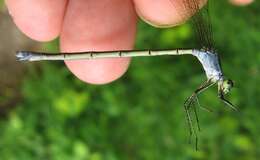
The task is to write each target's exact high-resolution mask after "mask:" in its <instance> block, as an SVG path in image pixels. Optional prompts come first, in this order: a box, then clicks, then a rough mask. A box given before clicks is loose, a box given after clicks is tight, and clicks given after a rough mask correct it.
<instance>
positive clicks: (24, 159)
mask: <svg viewBox="0 0 260 160" xmlns="http://www.w3.org/2000/svg"><path fill="white" fill-rule="evenodd" d="M0 4H1V5H3V1H2V0H0ZM0 8H2V10H4V8H3V7H0ZM259 8H260V3H259V1H257V2H256V1H255V2H254V3H253V4H251V5H249V6H246V7H237V6H233V5H231V4H229V3H228V2H227V1H224V0H220V1H213V2H211V7H210V10H211V17H212V24H213V29H214V36H215V37H214V39H215V43H216V47H217V49H218V52H219V53H220V55H221V57H222V66H223V69H224V72H225V74H226V75H227V76H228V77H230V78H231V79H233V80H235V87H236V88H235V89H233V90H232V92H231V94H230V95H229V96H228V99H230V100H231V101H232V102H233V103H234V104H236V105H237V106H238V107H239V110H240V112H233V111H231V110H230V109H229V108H228V107H226V106H225V105H224V104H223V103H221V102H220V101H219V100H218V98H217V91H216V87H213V88H211V89H209V90H207V91H206V92H205V93H203V94H201V95H200V96H199V99H200V103H201V104H202V106H206V107H209V108H211V109H212V110H213V111H214V112H213V113H208V112H205V111H203V110H200V111H199V117H200V124H201V126H202V131H201V132H200V133H199V151H195V148H194V145H191V144H189V143H188V138H189V136H188V128H187V125H186V120H185V114H184V110H183V102H184V100H185V98H186V97H188V96H189V95H190V94H191V93H192V92H193V91H194V89H195V88H196V87H197V86H198V85H200V83H201V82H203V81H204V80H205V79H206V77H205V75H204V72H203V70H202V67H201V65H200V64H199V62H198V61H197V60H196V59H195V58H194V57H192V56H183V57H182V56H180V57H154V58H134V59H133V62H132V64H131V66H130V68H129V70H128V72H127V73H126V74H125V75H124V76H123V77H122V78H121V79H120V80H117V81H115V82H113V83H111V84H108V85H103V86H94V85H89V84H85V83H83V82H81V81H79V80H78V79H76V78H75V77H74V76H73V75H72V74H71V73H70V72H69V71H68V70H67V69H66V67H65V66H64V64H63V63H62V62H55V63H53V62H51V63H50V62H39V63H33V64H26V65H25V66H24V64H20V63H19V64H18V66H19V67H18V68H21V66H23V69H22V71H21V73H22V74H21V76H19V77H13V78H12V79H17V80H19V81H18V82H16V83H15V84H16V85H14V86H11V87H6V86H5V85H3V83H2V85H0V107H1V108H0V115H1V117H0V159H3V160H16V159H19V160H31V159H53V160H67V159H79V160H85V159H86V160H88V159H89V160H122V159H127V160H128V159H129V160H134V159H147V160H161V159H163V160H172V159H214V160H217V159H221V160H222V159H223V160H224V159H227V160H231V159H236V160H251V159H258V158H259V157H260V124H259V122H260V116H259V114H260V110H259V104H260V98H259V96H260V86H259V85H260V84H259V83H260V75H259V70H260V20H259V19H260V12H259ZM0 21H1V19H0ZM12 25H14V24H12ZM194 39H195V38H194V36H193V31H192V26H191V25H189V24H186V25H182V26H179V27H174V28H171V29H156V28H153V27H151V26H149V25H147V24H145V23H143V22H140V23H139V25H138V36H137V43H136V48H137V49H166V48H168V49H170V48H180V47H184V48H187V47H192V46H193V45H194V44H195V43H194ZM5 41H12V39H8V38H7V39H6V40H5ZM2 42H3V40H1V42H0V45H1V44H3V43H2ZM42 49H44V50H48V51H57V49H58V41H57V40H56V41H54V42H50V43H45V44H43V46H42V47H41V48H38V50H42ZM6 52H8V51H6ZM9 54H10V53H9ZM0 59H1V57H0ZM12 63H13V64H14V65H17V63H18V62H15V61H13V62H12ZM11 65H12V64H11ZM4 67H6V66H4V65H1V68H2V69H3V68H4ZM4 71H5V72H6V73H8V74H7V75H9V74H12V72H11V73H10V72H8V70H6V69H4ZM0 74H2V75H0V79H4V77H3V75H4V72H3V73H1V72H0ZM15 76H17V75H15ZM5 79H7V81H8V82H10V81H12V79H11V78H10V79H8V78H7V77H5ZM1 86H2V87H1Z"/></svg>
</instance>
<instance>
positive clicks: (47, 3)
mask: <svg viewBox="0 0 260 160" xmlns="http://www.w3.org/2000/svg"><path fill="white" fill-rule="evenodd" d="M66 3H67V0H37V1H35V0H6V4H7V7H8V10H9V13H10V14H11V16H12V17H13V20H14V22H15V24H16V25H17V26H18V28H19V29H20V30H21V31H22V32H23V33H24V34H26V35H27V36H29V37H30V38H32V39H34V40H38V41H49V40H52V39H54V38H55V37H57V36H58V35H59V33H60V30H61V24H62V20H63V15H64V12H65V8H66Z"/></svg>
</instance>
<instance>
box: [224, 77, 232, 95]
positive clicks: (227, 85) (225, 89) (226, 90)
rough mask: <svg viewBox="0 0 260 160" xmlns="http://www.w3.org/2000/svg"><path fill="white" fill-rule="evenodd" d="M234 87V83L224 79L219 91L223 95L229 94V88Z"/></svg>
mask: <svg viewBox="0 0 260 160" xmlns="http://www.w3.org/2000/svg"><path fill="white" fill-rule="evenodd" d="M233 86H234V82H233V81H232V80H231V79H226V80H224V81H223V82H222V85H221V90H222V91H223V93H224V94H227V93H228V92H230V90H231V88H232V87H233Z"/></svg>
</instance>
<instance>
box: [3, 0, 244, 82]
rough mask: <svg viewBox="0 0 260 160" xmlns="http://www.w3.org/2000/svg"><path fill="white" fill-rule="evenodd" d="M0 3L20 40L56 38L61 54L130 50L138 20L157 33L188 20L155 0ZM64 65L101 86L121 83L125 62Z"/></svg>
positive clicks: (166, 1) (169, 0) (177, 0)
mask: <svg viewBox="0 0 260 160" xmlns="http://www.w3.org/2000/svg"><path fill="white" fill-rule="evenodd" d="M233 1H235V0H233ZM237 1H238V0H237ZM245 1H248V0H239V1H238V3H240V4H242V3H244V2H245ZM5 2H6V5H7V7H8V10H9V13H10V15H11V16H12V18H13V20H14V23H15V24H16V25H17V27H18V28H19V29H20V30H21V31H22V32H23V33H24V34H25V35H27V36H28V37H30V38H32V39H34V40H37V41H50V40H53V39H55V38H56V37H58V36H60V49H61V51H62V52H73V51H74V52H76V51H101V50H120V49H132V48H133V46H134V42H135V36H136V23H137V17H138V16H139V17H141V18H142V19H143V20H144V21H146V22H147V23H149V24H151V25H153V26H156V27H170V26H175V25H178V24H180V23H183V22H184V21H185V20H187V19H188V18H189V15H187V14H186V15H185V10H184V8H183V7H182V6H181V2H182V0H156V1H154V2H153V3H151V1H150V0H102V1H97V0H37V1H35V0H5ZM204 2H205V0H200V5H201V6H202V5H203V4H204ZM180 13H184V14H180ZM137 15H138V16H137ZM65 63H66V65H67V67H68V69H69V70H70V71H71V72H72V73H73V74H74V75H75V76H77V77H78V78H79V79H80V80H82V81H84V82H87V83H92V84H105V83H109V82H112V81H114V80H116V79H118V78H119V77H121V76H122V75H123V74H124V73H125V72H126V70H127V68H128V66H129V63H130V59H129V58H118V59H99V60H79V61H70V62H69V61H67V62H65Z"/></svg>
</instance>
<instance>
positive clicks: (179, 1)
mask: <svg viewBox="0 0 260 160" xmlns="http://www.w3.org/2000/svg"><path fill="white" fill-rule="evenodd" d="M133 1H134V4H135V9H136V12H137V13H138V15H139V16H140V17H141V18H142V19H143V20H144V21H146V22H147V23H149V24H151V25H153V26H156V27H170V26H175V25H177V24H180V23H183V22H184V21H186V20H187V19H188V18H189V17H190V16H191V14H189V12H190V11H187V9H186V8H185V5H184V4H183V3H184V2H185V1H186V2H187V0H156V1H151V0H133ZM190 1H192V0H190ZM194 1H195V2H198V3H199V6H203V5H204V4H205V3H206V1H207V0H194Z"/></svg>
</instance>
